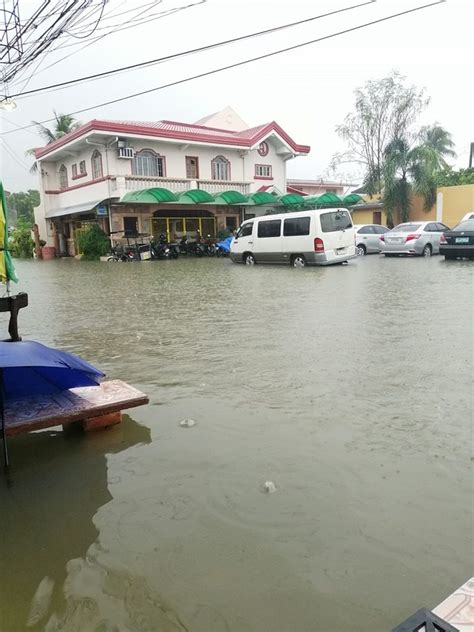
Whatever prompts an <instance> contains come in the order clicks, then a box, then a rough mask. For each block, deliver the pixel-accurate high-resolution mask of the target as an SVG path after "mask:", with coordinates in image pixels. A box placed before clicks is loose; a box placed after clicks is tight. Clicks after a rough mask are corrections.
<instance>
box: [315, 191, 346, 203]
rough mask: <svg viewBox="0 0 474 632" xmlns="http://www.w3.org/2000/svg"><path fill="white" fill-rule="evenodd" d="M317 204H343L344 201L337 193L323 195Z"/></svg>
mask: <svg viewBox="0 0 474 632" xmlns="http://www.w3.org/2000/svg"><path fill="white" fill-rule="evenodd" d="M317 204H318V205H322V204H324V205H326V204H342V200H341V198H340V197H339V196H338V195H336V194H335V193H323V194H322V195H320V196H319V197H318V200H317Z"/></svg>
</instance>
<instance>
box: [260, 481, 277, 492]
mask: <svg viewBox="0 0 474 632" xmlns="http://www.w3.org/2000/svg"><path fill="white" fill-rule="evenodd" d="M276 490H277V488H276V485H275V483H274V482H273V481H265V482H264V484H263V491H264V492H265V493H266V494H273V493H274V492H276Z"/></svg>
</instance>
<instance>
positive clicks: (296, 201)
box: [278, 193, 305, 206]
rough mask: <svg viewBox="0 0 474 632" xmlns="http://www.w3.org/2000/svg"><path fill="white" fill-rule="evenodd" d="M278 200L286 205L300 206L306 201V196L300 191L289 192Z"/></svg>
mask: <svg viewBox="0 0 474 632" xmlns="http://www.w3.org/2000/svg"><path fill="white" fill-rule="evenodd" d="M278 201H279V202H280V203H281V204H284V206H300V205H302V204H304V202H305V196H304V195H300V194H299V193H287V194H286V195H282V196H281V197H279V198H278Z"/></svg>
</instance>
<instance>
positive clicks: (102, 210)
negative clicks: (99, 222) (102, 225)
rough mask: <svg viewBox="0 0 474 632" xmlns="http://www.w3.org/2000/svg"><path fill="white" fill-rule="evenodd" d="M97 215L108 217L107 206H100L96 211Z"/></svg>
mask: <svg viewBox="0 0 474 632" xmlns="http://www.w3.org/2000/svg"><path fill="white" fill-rule="evenodd" d="M95 212H96V215H99V216H103V215H108V213H109V209H108V208H107V204H99V205H98V206H97V207H96V209H95Z"/></svg>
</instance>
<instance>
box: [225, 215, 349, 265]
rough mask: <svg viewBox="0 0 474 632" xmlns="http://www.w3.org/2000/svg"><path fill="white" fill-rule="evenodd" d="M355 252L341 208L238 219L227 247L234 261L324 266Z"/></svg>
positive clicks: (340, 260)
mask: <svg viewBox="0 0 474 632" xmlns="http://www.w3.org/2000/svg"><path fill="white" fill-rule="evenodd" d="M355 256H356V247H355V237H354V227H353V225H352V218H351V215H350V213H349V211H348V210H347V209H345V208H330V209H319V210H314V211H298V212H297V213H282V214H280V215H264V216H262V217H256V218H255V219H249V220H247V221H245V222H243V223H242V225H241V226H240V228H239V230H238V231H237V234H236V236H235V239H234V241H233V242H232V245H231V247H230V258H231V259H232V261H234V262H235V263H246V264H247V265H254V264H256V263H290V264H291V265H292V266H295V267H301V266H306V265H322V266H326V265H329V264H331V263H342V262H344V261H347V260H348V259H352V258H354V257H355Z"/></svg>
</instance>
